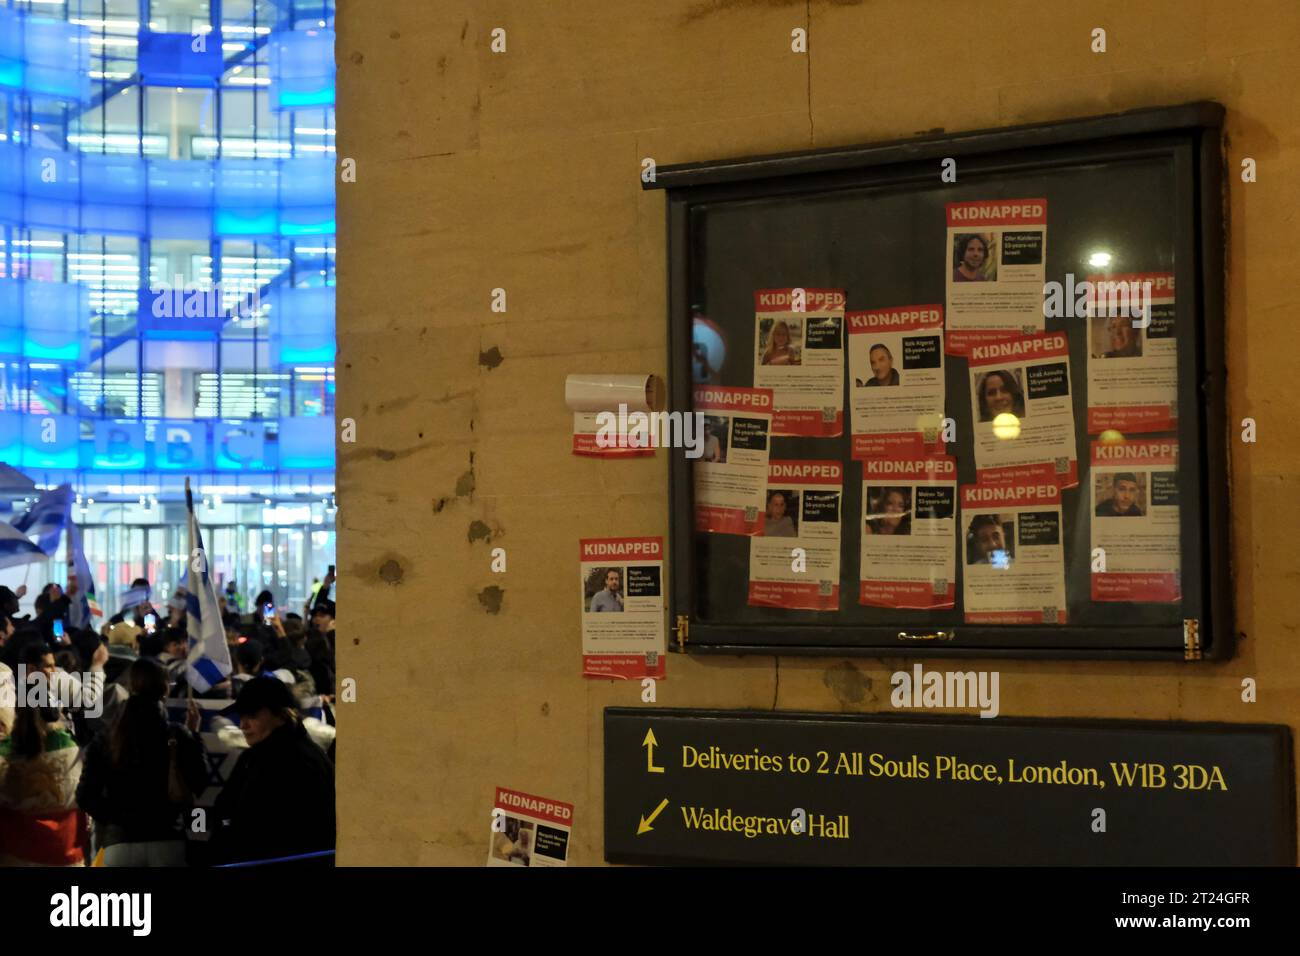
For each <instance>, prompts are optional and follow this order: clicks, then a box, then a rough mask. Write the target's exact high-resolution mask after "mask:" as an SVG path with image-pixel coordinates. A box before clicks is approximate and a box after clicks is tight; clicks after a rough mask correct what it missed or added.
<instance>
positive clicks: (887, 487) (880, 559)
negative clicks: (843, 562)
mask: <svg viewBox="0 0 1300 956" xmlns="http://www.w3.org/2000/svg"><path fill="white" fill-rule="evenodd" d="M858 525H859V527H858V530H859V532H860V534H861V538H860V540H861V545H860V547H859V557H858V569H859V570H858V582H859V583H858V603H859V604H865V605H870V606H872V607H894V608H917V609H932V608H945V607H952V606H953V605H954V604H955V603H956V598H957V576H956V559H955V557H954V546H955V544H956V533H957V532H956V528H957V460H956V459H955V458H953V457H952V456H950V455H944V456H942V457H929V458H868V459H866V460H865V461H863V462H862V515H861V517H860V520H859V523H858Z"/></svg>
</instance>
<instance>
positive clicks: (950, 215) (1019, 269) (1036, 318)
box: [943, 199, 1047, 355]
mask: <svg viewBox="0 0 1300 956" xmlns="http://www.w3.org/2000/svg"><path fill="white" fill-rule="evenodd" d="M946 210H947V219H948V231H947V235H946V236H945V238H944V250H943V254H944V287H945V289H946V290H947V296H948V301H947V307H948V308H947V312H948V316H947V319H948V337H947V349H948V354H950V355H966V354H968V353H969V351H970V349H971V347H972V346H973V345H976V344H978V343H980V342H988V341H992V340H994V339H997V338H999V337H1006V336H1007V335H1032V334H1033V333H1035V332H1041V331H1042V330H1043V277H1044V265H1045V263H1046V261H1047V200H1046V199H988V200H978V201H975V202H954V203H948V204H947V207H946Z"/></svg>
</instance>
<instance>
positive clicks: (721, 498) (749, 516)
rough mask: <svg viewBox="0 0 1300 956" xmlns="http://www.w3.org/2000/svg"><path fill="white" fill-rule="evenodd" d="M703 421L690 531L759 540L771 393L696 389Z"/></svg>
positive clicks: (709, 387)
mask: <svg viewBox="0 0 1300 956" xmlns="http://www.w3.org/2000/svg"><path fill="white" fill-rule="evenodd" d="M695 411H696V412H698V413H700V414H702V415H703V416H704V426H703V429H704V449H703V453H702V455H701V457H700V458H699V459H698V460H697V461H696V462H695V468H694V472H695V530H696V531H699V532H705V533H711V534H746V535H747V534H759V533H760V532H761V530H762V527H763V511H764V505H765V503H766V499H767V461H768V451H769V442H768V435H769V432H770V430H771V427H772V390H771V389H770V388H724V387H722V386H720V385H701V386H697V387H696V389H695Z"/></svg>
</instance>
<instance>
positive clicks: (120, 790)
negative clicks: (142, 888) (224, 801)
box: [77, 658, 208, 866]
mask: <svg viewBox="0 0 1300 956" xmlns="http://www.w3.org/2000/svg"><path fill="white" fill-rule="evenodd" d="M127 687H128V689H129V690H130V694H131V696H130V697H129V698H127V701H126V703H125V704H124V705H123V706H122V709H121V711H120V712H119V713H118V715H117V718H116V719H115V720H114V721H113V724H112V725H111V726H110V727H109V728H108V729H106V730H105V731H104V732H103V733H101V734H100V735H99V736H98V737H96V738H95V739H94V741H93V742H92V743H91V745H90V746H89V747H88V748H87V749H86V756H85V767H84V769H83V770H82V773H81V784H80V786H78V787H77V803H78V804H79V805H80V806H81V808H82V809H83V810H84V811H85V812H86V813H88V814H89V815H90V817H91V818H92V819H93V820H94V821H95V843H96V845H97V846H98V847H100V848H102V849H103V850H104V865H105V866H184V865H185V832H184V824H185V818H184V815H185V812H186V811H187V810H188V809H189V807H190V806H191V805H192V804H193V802H194V800H195V798H196V797H197V796H198V795H199V794H201V793H202V792H203V790H204V788H205V787H206V785H207V780H208V772H207V761H206V760H205V759H204V754H203V744H202V743H201V742H200V741H199V739H198V738H197V737H196V736H195V734H194V733H193V731H194V730H196V729H197V727H198V716H199V715H198V710H197V709H196V707H195V705H194V704H193V703H191V705H190V712H189V714H187V715H186V723H187V724H188V725H189V726H188V727H178V726H175V725H173V724H171V723H169V722H168V720H167V711H166V709H165V707H164V705H163V699H164V698H165V697H166V696H167V672H166V671H165V670H164V669H163V668H162V666H161V665H160V664H158V663H157V662H156V661H152V660H149V659H148V658H140V659H139V660H136V661H135V662H134V663H132V664H131V666H130V667H129V668H128V670H127Z"/></svg>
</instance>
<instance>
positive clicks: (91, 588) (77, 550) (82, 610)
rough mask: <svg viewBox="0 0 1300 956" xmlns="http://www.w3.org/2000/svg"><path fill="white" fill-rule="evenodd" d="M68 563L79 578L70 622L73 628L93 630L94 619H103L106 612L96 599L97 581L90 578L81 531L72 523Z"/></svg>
mask: <svg viewBox="0 0 1300 956" xmlns="http://www.w3.org/2000/svg"><path fill="white" fill-rule="evenodd" d="M68 562H69V566H70V567H71V568H72V570H73V572H74V573H75V574H76V576H77V598H78V599H77V600H74V601H73V602H72V604H71V605H70V606H69V608H68V621H69V622H70V623H71V624H72V626H73V627H80V628H91V629H93V628H94V626H95V620H94V619H95V618H97V617H103V616H104V611H103V609H102V608H100V606H99V601H97V600H96V599H95V580H94V578H92V577H91V576H90V562H89V561H87V560H86V550H85V548H84V547H82V543H81V529H80V528H78V527H77V526H76V525H75V524H74V523H72V522H68Z"/></svg>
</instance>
